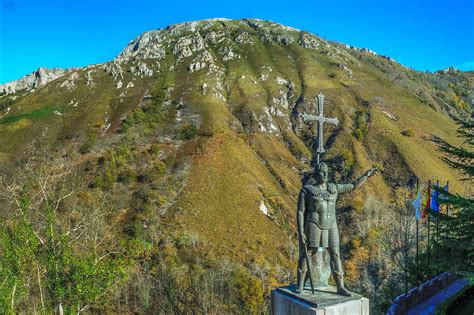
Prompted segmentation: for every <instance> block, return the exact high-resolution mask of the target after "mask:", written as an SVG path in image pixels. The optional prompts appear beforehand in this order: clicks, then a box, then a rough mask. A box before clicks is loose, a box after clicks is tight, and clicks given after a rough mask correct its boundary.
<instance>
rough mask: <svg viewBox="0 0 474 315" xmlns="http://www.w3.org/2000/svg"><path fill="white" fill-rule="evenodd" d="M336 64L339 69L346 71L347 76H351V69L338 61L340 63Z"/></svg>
mask: <svg viewBox="0 0 474 315" xmlns="http://www.w3.org/2000/svg"><path fill="white" fill-rule="evenodd" d="M337 66H338V67H339V69H341V70H343V71H344V72H345V73H347V76H348V77H349V78H352V70H351V69H349V68H348V67H347V66H346V65H345V64H342V63H340V64H338V65H337Z"/></svg>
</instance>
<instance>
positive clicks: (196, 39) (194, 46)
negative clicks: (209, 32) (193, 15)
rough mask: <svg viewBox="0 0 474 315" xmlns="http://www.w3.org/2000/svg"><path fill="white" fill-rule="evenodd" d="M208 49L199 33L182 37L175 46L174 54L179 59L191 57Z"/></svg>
mask: <svg viewBox="0 0 474 315" xmlns="http://www.w3.org/2000/svg"><path fill="white" fill-rule="evenodd" d="M205 47H206V44H205V42H204V39H203V38H202V37H201V34H199V32H197V33H195V34H192V35H187V36H183V37H180V38H179V39H178V40H177V41H176V43H175V44H174V48H173V54H174V55H175V56H177V57H178V60H179V59H182V58H186V57H190V56H191V55H192V54H193V53H194V52H197V51H201V50H203V49H204V48H205Z"/></svg>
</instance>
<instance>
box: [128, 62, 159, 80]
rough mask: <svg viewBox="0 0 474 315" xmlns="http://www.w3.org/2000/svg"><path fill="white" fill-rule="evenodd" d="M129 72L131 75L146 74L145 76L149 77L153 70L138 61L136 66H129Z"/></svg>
mask: <svg viewBox="0 0 474 315" xmlns="http://www.w3.org/2000/svg"><path fill="white" fill-rule="evenodd" d="M129 71H130V73H132V74H133V75H139V76H141V77H143V76H146V77H151V76H152V75H153V70H151V69H150V68H148V66H147V65H146V63H144V62H140V63H139V64H138V66H136V67H130V70H129Z"/></svg>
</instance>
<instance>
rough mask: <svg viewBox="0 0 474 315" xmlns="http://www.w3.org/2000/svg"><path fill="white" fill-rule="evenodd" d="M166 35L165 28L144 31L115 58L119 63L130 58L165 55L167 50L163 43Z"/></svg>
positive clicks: (162, 56)
mask: <svg viewBox="0 0 474 315" xmlns="http://www.w3.org/2000/svg"><path fill="white" fill-rule="evenodd" d="M164 38H165V36H164V35H163V30H156V31H150V32H146V33H143V34H142V35H140V36H139V37H138V38H136V39H135V40H133V41H131V42H130V43H129V44H128V45H127V47H125V49H124V50H123V51H122V52H121V53H120V54H119V55H118V56H117V58H115V61H116V62H117V63H123V62H127V61H130V60H143V59H158V60H161V59H163V58H164V57H165V55H166V51H165V48H164V47H163V45H162V42H163V41H164Z"/></svg>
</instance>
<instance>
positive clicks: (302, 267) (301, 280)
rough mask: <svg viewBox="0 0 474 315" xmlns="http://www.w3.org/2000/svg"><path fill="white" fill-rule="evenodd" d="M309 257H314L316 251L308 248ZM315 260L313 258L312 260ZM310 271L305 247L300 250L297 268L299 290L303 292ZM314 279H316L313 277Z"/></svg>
mask: <svg viewBox="0 0 474 315" xmlns="http://www.w3.org/2000/svg"><path fill="white" fill-rule="evenodd" d="M308 255H309V259H310V260H311V259H314V255H316V251H314V250H312V249H309V250H308ZM311 261H313V260H311ZM307 272H308V263H307V261H306V254H305V252H304V249H303V250H301V251H300V255H299V258H298V270H297V279H296V282H297V291H298V292H299V293H302V292H303V290H304V284H305V282H306V275H307ZM313 281H314V279H313Z"/></svg>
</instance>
